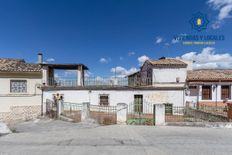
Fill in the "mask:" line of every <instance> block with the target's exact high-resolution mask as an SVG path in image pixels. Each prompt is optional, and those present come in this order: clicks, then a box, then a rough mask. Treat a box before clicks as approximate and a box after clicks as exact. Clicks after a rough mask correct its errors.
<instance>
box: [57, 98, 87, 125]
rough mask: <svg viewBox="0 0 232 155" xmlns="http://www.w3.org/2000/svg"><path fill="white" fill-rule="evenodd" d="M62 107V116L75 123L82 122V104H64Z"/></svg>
mask: <svg viewBox="0 0 232 155" xmlns="http://www.w3.org/2000/svg"><path fill="white" fill-rule="evenodd" d="M61 106H62V107H61V108H62V110H61V111H62V113H61V115H63V116H65V117H68V118H71V119H72V120H73V122H80V121H81V111H82V106H83V104H82V103H70V102H63V103H62V105H61Z"/></svg>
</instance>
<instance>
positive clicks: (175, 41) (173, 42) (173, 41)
mask: <svg viewBox="0 0 232 155" xmlns="http://www.w3.org/2000/svg"><path fill="white" fill-rule="evenodd" d="M178 42H179V40H177V39H172V41H171V44H176V43H178Z"/></svg>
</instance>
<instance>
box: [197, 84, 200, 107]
mask: <svg viewBox="0 0 232 155" xmlns="http://www.w3.org/2000/svg"><path fill="white" fill-rule="evenodd" d="M199 95H200V86H199V85H197V109H199Z"/></svg>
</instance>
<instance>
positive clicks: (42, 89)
mask: <svg viewBox="0 0 232 155" xmlns="http://www.w3.org/2000/svg"><path fill="white" fill-rule="evenodd" d="M41 90H42V94H41V116H43V115H44V113H43V108H44V106H43V93H44V91H43V89H41Z"/></svg>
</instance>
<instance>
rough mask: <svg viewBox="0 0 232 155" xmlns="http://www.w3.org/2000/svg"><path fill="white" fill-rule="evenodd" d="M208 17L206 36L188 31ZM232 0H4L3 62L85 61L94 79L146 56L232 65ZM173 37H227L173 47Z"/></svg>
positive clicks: (0, 9) (131, 67)
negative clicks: (196, 18) (199, 16)
mask: <svg viewBox="0 0 232 155" xmlns="http://www.w3.org/2000/svg"><path fill="white" fill-rule="evenodd" d="M199 11H200V12H202V13H204V14H207V18H208V20H209V21H210V23H209V25H208V28H207V29H206V30H205V31H202V32H197V31H195V30H193V29H192V28H191V25H190V24H189V20H190V19H191V17H192V15H193V14H194V13H196V12H199ZM231 14H232V1H231V0H223V1H219V0H192V1H190V0H188V1H184V0H175V1H173V0H165V1H164V0H156V1H154V0H80V1H78V0H75V1H74V0H73V1H72V0H69V1H65V0H63V1H61V0H33V1H32V0H0V20H1V24H0V57H3V58H6V57H10V58H24V59H25V60H26V61H28V62H33V63H34V62H36V59H37V53H38V52H42V53H43V54H44V59H45V61H47V62H49V63H83V64H86V65H87V66H88V67H89V69H90V72H91V76H98V75H101V76H110V75H113V73H112V72H111V71H112V70H115V68H116V71H117V74H118V75H126V74H129V73H131V72H133V71H136V69H138V68H139V61H140V63H142V62H143V61H144V60H145V59H147V58H152V59H157V58H159V57H162V56H166V57H178V56H179V57H181V56H182V58H187V59H188V58H191V59H194V60H195V61H196V62H197V64H196V67H198V68H201V67H205V68H210V67H212V66H213V67H215V68H223V67H224V68H231V67H232V64H231V62H232V56H231V54H232V53H231V52H232V47H231V46H232V45H231V43H232V30H231V27H232V19H230V15H231ZM176 34H192V35H194V34H197V35H200V34H204V35H208V34H215V35H224V36H225V40H224V41H218V42H216V44H215V45H183V44H181V43H180V42H177V43H175V42H172V40H173V36H174V35H176Z"/></svg>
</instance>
